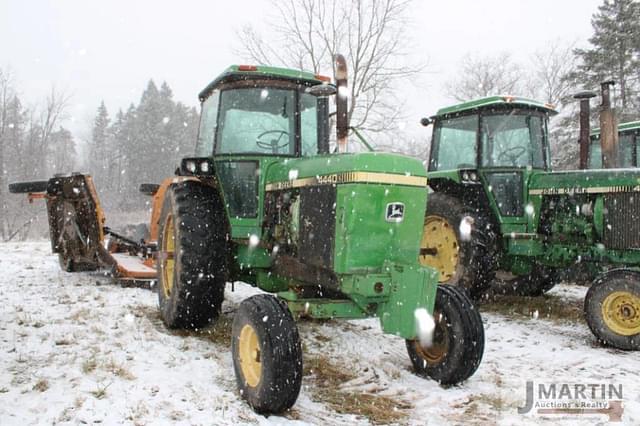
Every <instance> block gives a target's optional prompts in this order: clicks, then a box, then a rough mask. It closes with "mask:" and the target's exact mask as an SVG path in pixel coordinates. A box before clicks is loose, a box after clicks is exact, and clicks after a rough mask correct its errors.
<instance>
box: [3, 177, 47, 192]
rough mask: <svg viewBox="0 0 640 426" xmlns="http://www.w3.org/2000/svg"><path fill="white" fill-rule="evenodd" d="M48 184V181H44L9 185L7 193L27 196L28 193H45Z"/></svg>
mask: <svg viewBox="0 0 640 426" xmlns="http://www.w3.org/2000/svg"><path fill="white" fill-rule="evenodd" d="M48 183H49V181H46V180H37V181H33V182H16V183H10V184H9V192H10V193H12V194H28V193H30V192H46V191H47V184H48Z"/></svg>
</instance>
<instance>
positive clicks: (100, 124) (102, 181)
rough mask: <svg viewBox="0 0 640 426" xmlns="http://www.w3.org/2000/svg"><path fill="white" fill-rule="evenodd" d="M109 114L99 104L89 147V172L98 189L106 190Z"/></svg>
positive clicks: (101, 104) (102, 102)
mask: <svg viewBox="0 0 640 426" xmlns="http://www.w3.org/2000/svg"><path fill="white" fill-rule="evenodd" d="M110 121H111V120H110V119H109V112H108V111H107V107H106V106H105V104H104V101H101V102H100V106H99V107H98V111H97V113H96V118H95V119H94V121H93V129H92V131H91V145H90V147H89V170H91V174H92V175H93V176H94V178H95V180H96V184H97V185H98V187H100V188H106V186H107V182H108V167H109V160H110V159H109V158H108V156H107V152H108V146H107V144H108V143H109V123H110Z"/></svg>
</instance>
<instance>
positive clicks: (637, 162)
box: [588, 121, 640, 169]
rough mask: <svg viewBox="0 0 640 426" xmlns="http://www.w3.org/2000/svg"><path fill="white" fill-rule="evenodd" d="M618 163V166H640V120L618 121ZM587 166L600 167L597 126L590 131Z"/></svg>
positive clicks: (598, 130)
mask: <svg viewBox="0 0 640 426" xmlns="http://www.w3.org/2000/svg"><path fill="white" fill-rule="evenodd" d="M618 165H619V166H620V167H635V168H637V167H640V121H631V122H628V123H620V125H619V126H618ZM588 167H589V168H590V169H601V168H602V149H601V148H600V129H599V128H598V129H594V130H593V132H591V138H590V143H589V163H588Z"/></svg>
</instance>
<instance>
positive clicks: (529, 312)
mask: <svg viewBox="0 0 640 426" xmlns="http://www.w3.org/2000/svg"><path fill="white" fill-rule="evenodd" d="M582 305H583V302H582V300H579V299H578V300H576V299H566V298H561V297H559V296H553V295H544V296H538V297H523V296H500V295H496V296H492V297H491V298H489V299H488V300H482V301H481V302H480V310H481V311H485V312H493V313H498V314H503V315H506V316H510V317H516V318H517V317H521V318H534V317H536V316H537V317H538V318H543V319H549V320H552V321H554V322H564V321H567V320H568V321H571V322H581V321H583V319H584V312H583V307H582ZM536 312H537V314H536Z"/></svg>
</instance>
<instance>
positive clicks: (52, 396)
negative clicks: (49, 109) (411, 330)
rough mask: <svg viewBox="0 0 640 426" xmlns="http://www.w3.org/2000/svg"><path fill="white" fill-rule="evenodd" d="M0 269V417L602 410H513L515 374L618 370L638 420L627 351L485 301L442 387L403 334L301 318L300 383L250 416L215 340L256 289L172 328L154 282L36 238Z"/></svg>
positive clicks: (502, 419) (304, 416)
mask: <svg viewBox="0 0 640 426" xmlns="http://www.w3.org/2000/svg"><path fill="white" fill-rule="evenodd" d="M0 271H1V272H2V274H1V275H0V300H2V303H1V305H0V306H1V307H0V425H3V426H4V425H13V424H16V425H28V424H53V423H56V424H64V423H70V424H95V423H100V424H185V425H193V424H206V425H210V424H215V425H226V424H229V425H237V424H260V425H294V424H327V425H336V424H337V425H340V424H342V425H351V424H369V423H370V420H369V418H367V417H365V416H364V415H362V414H358V413H363V412H364V413H367V411H366V410H365V411H359V410H360V409H361V407H360V404H361V403H362V404H364V405H366V404H369V405H370V406H372V407H373V412H374V414H371V415H370V416H371V419H372V420H373V421H374V422H378V423H380V422H386V421H396V422H399V423H408V424H434V425H440V424H488V425H489V424H505V425H511V424H514V425H515V424H518V425H519V424H537V423H541V422H542V423H546V424H571V425H573V424H580V423H583V424H593V423H594V420H595V421H596V422H601V423H604V422H606V420H607V418H606V417H605V416H603V415H595V416H585V417H572V418H562V417H553V416H549V417H548V418H546V419H545V418H543V417H540V415H538V414H533V413H530V414H527V415H520V414H518V413H517V407H518V406H521V405H524V400H525V382H526V381H528V380H532V381H535V382H536V383H563V382H567V383H615V384H622V385H623V389H624V407H625V411H624V416H623V422H624V423H626V424H630V425H631V424H640V380H639V379H638V372H639V371H640V355H639V354H638V353H629V352H622V351H617V350H613V349H608V348H603V347H600V346H599V345H597V344H596V342H595V340H594V338H593V336H592V335H591V333H590V332H589V330H588V328H587V326H586V324H584V322H583V321H581V320H572V321H568V320H559V319H557V318H554V317H553V315H551V316H550V315H548V312H547V313H545V312H544V311H543V312H538V311H536V312H533V313H532V314H531V315H527V314H523V313H522V312H521V311H518V312H517V313H513V314H510V313H509V309H496V307H495V305H494V304H492V305H489V306H485V307H484V308H483V313H482V314H483V319H484V322H485V329H486V340H487V341H486V350H485V354H484V359H483V361H482V364H481V366H480V368H479V370H478V371H477V372H476V374H475V375H474V376H473V377H472V378H471V379H469V380H468V381H467V382H466V383H464V384H463V385H461V386H457V387H453V388H449V389H444V388H442V387H440V386H439V385H438V384H436V383H434V382H432V381H429V380H425V379H421V378H419V377H417V376H415V375H414V374H412V373H411V371H410V363H409V358H408V356H407V354H406V350H405V345H404V341H402V340H401V339H399V338H396V337H393V336H386V335H383V334H382V333H381V332H380V327H379V326H378V324H377V321H376V320H373V319H372V320H366V321H327V322H316V321H312V322H301V323H300V324H299V327H300V333H301V337H302V339H303V347H304V351H305V363H306V364H307V366H308V367H306V368H305V372H306V374H305V377H304V380H303V389H302V392H301V395H300V397H299V399H298V401H297V403H296V405H295V406H294V408H293V410H291V412H289V413H287V414H286V415H285V416H283V417H280V416H271V417H264V416H260V415H257V414H255V413H254V412H253V411H252V410H251V409H250V408H249V407H248V406H247V405H246V404H245V403H244V402H243V401H242V399H241V398H240V397H239V395H238V393H237V391H236V386H235V378H234V375H233V368H232V361H231V356H230V350H229V348H228V343H227V342H228V328H229V327H228V324H229V322H230V320H231V318H232V316H233V311H234V310H235V307H236V306H237V304H238V303H239V301H240V300H242V298H243V297H246V296H247V295H249V294H251V293H253V292H255V291H256V290H253V289H250V288H249V287H248V286H246V285H241V284H238V285H236V286H235V287H236V291H235V292H233V293H232V292H231V287H230V286H229V288H228V291H227V302H225V305H224V307H223V311H224V315H223V317H222V321H221V323H220V324H219V325H218V326H215V327H213V328H212V329H210V330H205V331H202V332H199V333H176V332H171V331H168V330H167V329H166V328H165V327H164V326H163V324H162V322H161V320H160V318H159V316H158V313H157V310H156V304H157V297H156V295H155V293H153V292H151V291H149V290H144V289H136V288H121V287H119V286H117V285H113V284H112V283H111V282H110V280H109V279H108V278H107V277H103V276H100V275H96V274H87V273H81V274H68V273H65V272H61V271H60V270H59V268H58V263H57V258H56V257H55V256H52V255H51V254H50V246H49V243H47V242H39V243H15V244H13V243H12V244H0ZM584 292H585V289H584V288H582V287H574V286H569V285H561V286H559V287H558V288H557V289H554V290H553V291H552V297H553V299H554V301H555V302H554V303H555V305H554V306H561V305H563V304H565V303H566V305H568V306H571V305H576V306H579V305H580V304H581V298H582V297H583V295H584ZM309 366H310V367H309ZM314 369H315V371H314ZM336 380H346V382H345V383H338V384H336ZM341 398H342V399H341ZM376 407H378V408H380V409H381V410H382V411H385V410H386V414H389V416H390V417H385V415H384V414H385V413H384V412H382V413H381V412H377V413H376V412H375V408H376Z"/></svg>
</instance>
